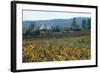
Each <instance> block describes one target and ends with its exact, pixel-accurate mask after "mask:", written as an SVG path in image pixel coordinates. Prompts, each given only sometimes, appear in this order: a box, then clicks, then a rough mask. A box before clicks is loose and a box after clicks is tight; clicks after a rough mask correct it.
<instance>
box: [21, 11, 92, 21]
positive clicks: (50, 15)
mask: <svg viewBox="0 0 100 73" xmlns="http://www.w3.org/2000/svg"><path fill="white" fill-rule="evenodd" d="M73 17H91V14H89V13H76V12H75V13H74V12H53V11H52V12H50V11H30V10H23V21H25V20H50V19H69V18H73Z"/></svg>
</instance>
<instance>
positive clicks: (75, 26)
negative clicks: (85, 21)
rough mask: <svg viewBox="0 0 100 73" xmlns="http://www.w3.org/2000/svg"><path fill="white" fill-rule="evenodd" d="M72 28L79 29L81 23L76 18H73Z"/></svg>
mask: <svg viewBox="0 0 100 73" xmlns="http://www.w3.org/2000/svg"><path fill="white" fill-rule="evenodd" d="M71 29H72V30H75V29H79V25H78V24H77V22H76V18H73V21H72V24H71Z"/></svg>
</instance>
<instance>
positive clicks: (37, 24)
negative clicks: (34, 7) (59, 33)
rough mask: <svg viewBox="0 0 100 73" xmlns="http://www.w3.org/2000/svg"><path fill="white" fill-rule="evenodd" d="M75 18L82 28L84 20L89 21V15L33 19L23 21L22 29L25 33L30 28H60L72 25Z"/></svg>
mask: <svg viewBox="0 0 100 73" xmlns="http://www.w3.org/2000/svg"><path fill="white" fill-rule="evenodd" d="M73 19H75V22H76V24H77V25H79V27H80V28H82V23H83V20H86V23H87V21H88V19H89V18H88V17H74V18H70V19H51V20H36V21H35V20H33V21H23V23H22V26H23V27H22V29H23V33H25V32H26V31H27V30H29V29H33V27H34V29H36V30H42V29H52V28H56V27H59V29H60V30H62V29H64V28H69V27H71V25H72V23H73Z"/></svg>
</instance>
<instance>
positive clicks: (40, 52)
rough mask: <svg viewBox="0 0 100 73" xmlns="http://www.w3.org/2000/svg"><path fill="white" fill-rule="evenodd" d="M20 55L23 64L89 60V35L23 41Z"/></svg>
mask: <svg viewBox="0 0 100 73" xmlns="http://www.w3.org/2000/svg"><path fill="white" fill-rule="evenodd" d="M22 55H23V57H22V58H23V62H25V63H26V62H45V61H70V60H86V59H90V58H91V47H90V35H84V36H76V37H64V38H44V39H41V38H40V39H39V38H28V39H23V48H22Z"/></svg>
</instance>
